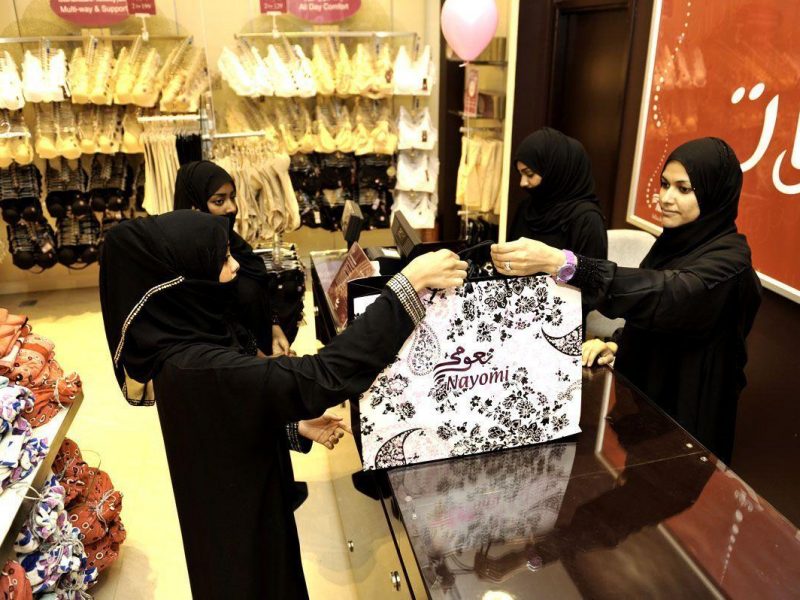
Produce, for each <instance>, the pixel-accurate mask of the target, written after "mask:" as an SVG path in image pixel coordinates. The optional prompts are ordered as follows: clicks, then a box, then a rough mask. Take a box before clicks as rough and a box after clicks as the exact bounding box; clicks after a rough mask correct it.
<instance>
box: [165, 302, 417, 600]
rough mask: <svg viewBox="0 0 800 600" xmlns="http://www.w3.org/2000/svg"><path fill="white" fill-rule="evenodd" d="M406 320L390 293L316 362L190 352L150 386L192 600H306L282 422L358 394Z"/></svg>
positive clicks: (214, 350) (203, 348)
mask: <svg viewBox="0 0 800 600" xmlns="http://www.w3.org/2000/svg"><path fill="white" fill-rule="evenodd" d="M413 328H414V324H413V322H412V320H411V319H410V317H409V316H408V315H407V314H406V312H405V311H404V309H403V307H402V305H401V304H400V301H399V300H398V299H397V297H396V296H395V295H394V294H393V293H392V292H389V291H385V292H384V293H383V295H382V296H381V297H380V298H378V300H376V301H375V303H374V304H373V305H371V306H370V307H369V308H368V309H367V311H366V312H365V313H364V314H363V315H362V316H361V317H359V318H358V319H356V320H355V321H354V322H353V324H352V325H351V326H350V327H348V328H347V330H346V331H345V332H344V333H342V334H341V335H340V336H337V337H336V339H334V340H333V341H332V342H331V343H330V344H329V345H328V346H326V347H325V348H323V349H322V350H320V352H319V354H317V355H316V356H306V357H302V358H296V357H280V358H276V359H273V360H269V361H265V360H260V359H258V358H253V357H249V356H243V355H242V354H239V353H238V352H236V351H235V350H232V349H228V348H221V347H219V346H208V345H197V344H194V345H189V346H186V347H185V349H183V350H182V351H180V352H179V353H177V354H174V355H173V356H172V357H171V358H170V359H169V360H168V361H167V362H166V363H165V364H164V365H163V367H162V369H161V371H160V372H159V373H158V375H157V376H156V378H155V381H154V384H155V392H156V397H157V398H158V402H157V407H158V413H159V419H160V421H161V427H162V431H163V433H164V442H165V446H166V450H167V459H168V461H169V467H170V475H171V477H172V485H173V489H174V492H175V501H176V504H177V507H178V515H179V518H180V522H181V532H182V534H183V542H184V548H185V551H186V562H187V565H188V569H189V578H190V580H191V585H192V594H193V596H194V598H195V600H201V599H204V598H208V599H212V598H214V599H217V598H237V599H242V600H249V599H253V600H255V599H260V598H281V599H282V600H284V599H285V600H291V599H294V598H307V597H308V593H307V591H306V586H305V580H304V578H303V570H302V565H301V562H300V547H299V543H298V538H297V530H296V527H295V523H294V518H293V515H292V509H291V506H290V502H291V500H290V494H291V489H290V488H289V487H288V482H287V479H286V478H285V477H283V476H282V473H281V467H280V465H279V464H278V462H279V460H278V457H280V456H281V455H283V454H285V452H286V450H285V448H284V447H283V446H285V444H286V441H285V440H286V436H285V433H284V424H285V423H288V422H290V421H297V420H301V419H307V418H310V417H314V416H317V415H319V414H322V412H324V410H325V409H326V408H328V407H331V406H335V405H336V404H338V403H340V402H342V401H344V400H345V399H347V398H355V397H357V396H358V395H359V394H360V393H362V392H364V391H365V390H366V389H367V388H368V387H369V385H370V384H371V383H372V381H373V380H374V379H375V377H376V376H377V375H378V373H379V372H380V370H381V369H383V368H384V367H385V366H386V365H387V364H388V363H389V362H390V361H391V360H392V359H393V358H394V356H395V355H396V354H397V352H398V351H399V350H400V347H401V346H402V344H403V342H404V341H405V339H406V338H407V337H408V336H409V335H410V334H411V332H412V330H413Z"/></svg>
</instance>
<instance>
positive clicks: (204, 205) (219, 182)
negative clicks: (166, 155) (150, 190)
mask: <svg viewBox="0 0 800 600" xmlns="http://www.w3.org/2000/svg"><path fill="white" fill-rule="evenodd" d="M226 183H230V184H231V185H232V186H233V188H234V190H235V189H236V183H235V182H234V181H233V177H231V176H230V174H229V173H228V172H227V171H226V170H225V169H223V168H222V167H220V166H219V165H218V164H216V163H213V162H211V161H210V160H199V161H195V162H190V163H186V164H185V165H181V167H180V169H178V176H177V177H176V178H175V204H174V208H175V210H181V209H191V208H196V209H197V210H200V211H202V212H205V213H207V212H208V199H209V198H211V196H213V195H214V193H215V192H216V191H217V190H218V189H219V188H220V187H222V186H223V185H225V184H226ZM235 218H236V215H235V214H233V215H230V217H229V219H228V221H229V227H228V235H229V238H230V244H231V254H232V255H233V257H234V258H235V259H236V261H237V262H238V263H239V275H240V276H244V277H249V278H251V279H260V278H262V277H266V276H267V269H266V267H264V262H263V261H262V260H261V259H260V258H258V257H257V256H256V255H255V254H254V253H253V248H252V247H251V246H250V244H248V243H247V242H246V241H245V240H244V238H243V237H242V236H240V235H239V234H238V233H236V232H235V231H234V230H233V226H234V223H235Z"/></svg>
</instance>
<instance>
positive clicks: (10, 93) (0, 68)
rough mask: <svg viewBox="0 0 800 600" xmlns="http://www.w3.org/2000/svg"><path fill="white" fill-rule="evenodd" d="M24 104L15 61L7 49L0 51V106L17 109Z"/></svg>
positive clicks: (20, 81) (20, 80)
mask: <svg viewBox="0 0 800 600" xmlns="http://www.w3.org/2000/svg"><path fill="white" fill-rule="evenodd" d="M23 106H25V96H24V95H23V93H22V79H20V76H19V71H18V70H17V63H16V62H14V59H13V58H11V55H10V54H9V53H8V51H3V52H2V53H0V108H7V109H9V110H19V109H21V108H22V107H23Z"/></svg>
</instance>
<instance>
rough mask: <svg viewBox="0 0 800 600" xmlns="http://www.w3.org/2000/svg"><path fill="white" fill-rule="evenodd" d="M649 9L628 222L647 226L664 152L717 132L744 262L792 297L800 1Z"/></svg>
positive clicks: (676, 1) (797, 213) (799, 232)
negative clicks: (733, 160) (737, 184)
mask: <svg viewBox="0 0 800 600" xmlns="http://www.w3.org/2000/svg"><path fill="white" fill-rule="evenodd" d="M659 5H660V10H659ZM654 10H655V11H656V14H655V15H654V18H653V30H652V31H651V34H650V53H649V57H648V66H647V73H646V79H645V90H644V97H643V101H642V115H641V117H640V125H639V140H638V144H637V161H638V164H637V168H636V169H635V171H634V180H633V182H632V187H631V197H630V201H629V207H628V220H629V221H630V222H631V223H634V224H636V225H639V226H641V227H643V228H645V229H651V230H652V229H656V228H657V226H658V224H659V223H660V214H659V210H658V203H657V202H656V201H655V200H654V198H655V197H656V196H657V194H658V191H659V187H660V175H661V169H662V168H663V163H664V159H665V158H666V157H667V156H668V155H669V153H670V151H671V150H672V149H674V148H675V147H676V146H678V145H680V144H682V143H683V142H686V141H688V140H691V139H695V138H699V137H705V136H716V137H720V138H722V139H724V140H725V141H727V142H728V143H729V144H730V145H731V146H732V147H733V149H734V150H735V151H736V155H737V156H738V157H739V160H740V161H741V162H742V171H744V187H743V190H742V196H741V200H740V203H739V219H738V221H737V224H738V226H739V230H740V231H741V232H742V233H744V234H745V235H747V239H748V241H749V243H750V246H751V248H752V250H753V263H754V265H755V267H756V269H757V270H758V271H759V273H760V274H761V276H762V280H763V281H764V283H765V285H766V286H767V287H769V288H770V289H772V290H774V291H777V292H779V293H781V294H783V295H785V296H787V297H789V298H793V299H794V300H796V301H798V302H800V260H798V256H800V45H798V43H797V23H798V22H800V3H797V2H786V1H785V0H752V1H749V2H699V1H697V0H663V2H656V3H655V9H654Z"/></svg>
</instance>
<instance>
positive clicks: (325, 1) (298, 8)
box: [288, 0, 361, 23]
mask: <svg viewBox="0 0 800 600" xmlns="http://www.w3.org/2000/svg"><path fill="white" fill-rule="evenodd" d="M288 3H289V12H290V13H292V14H293V15H294V16H296V17H300V18H301V19H303V20H304V21H310V22H311V23H335V22H337V21H342V20H344V19H346V18H347V17H352V16H353V15H354V14H356V13H357V12H358V9H359V8H361V0H288Z"/></svg>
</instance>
